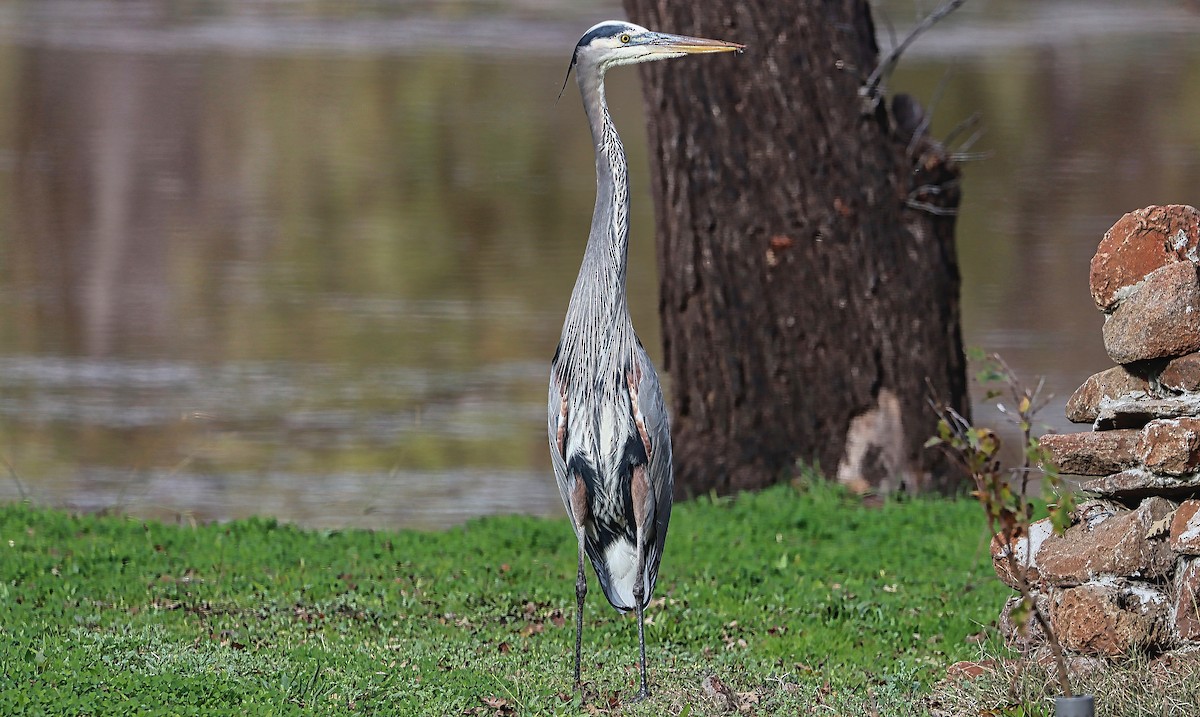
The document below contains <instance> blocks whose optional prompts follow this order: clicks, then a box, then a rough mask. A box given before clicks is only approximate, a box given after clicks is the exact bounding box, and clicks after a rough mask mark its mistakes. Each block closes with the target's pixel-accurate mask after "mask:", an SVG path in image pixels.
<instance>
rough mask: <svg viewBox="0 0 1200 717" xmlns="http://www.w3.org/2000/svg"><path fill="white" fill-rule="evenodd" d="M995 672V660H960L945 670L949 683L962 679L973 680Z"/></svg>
mask: <svg viewBox="0 0 1200 717" xmlns="http://www.w3.org/2000/svg"><path fill="white" fill-rule="evenodd" d="M995 671H996V661H995V660H983V661H982V662H974V661H971V660H961V661H959V662H956V663H954V664H953V665H950V666H949V667H947V668H946V679H947V680H948V681H950V682H954V681H956V680H964V679H966V680H973V679H975V678H976V677H979V676H980V675H985V674H988V673H992V672H995Z"/></svg>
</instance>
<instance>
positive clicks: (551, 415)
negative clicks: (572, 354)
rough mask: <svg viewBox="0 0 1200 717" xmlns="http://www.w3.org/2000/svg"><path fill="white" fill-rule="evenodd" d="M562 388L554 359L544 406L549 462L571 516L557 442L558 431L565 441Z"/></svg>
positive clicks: (563, 462)
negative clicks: (548, 391) (548, 443)
mask: <svg viewBox="0 0 1200 717" xmlns="http://www.w3.org/2000/svg"><path fill="white" fill-rule="evenodd" d="M557 358H558V355H557V352H556V354H555V359H557ZM563 388H564V386H563V384H562V383H561V380H560V378H559V369H558V365H557V361H555V362H554V363H552V364H551V366H550V393H549V396H548V401H547V404H548V405H547V406H546V421H547V425H546V430H547V434H548V437H549V439H550V463H551V464H552V465H553V466H554V480H555V482H557V483H558V495H559V497H560V498H562V502H563V507H564V508H566V509H567V515H568V516H571V499H570V495H569V493H568V489H569V488H570V486H569V485H568V483H567V460H566V457H565V456H564V451H563V449H562V448H561V447H560V446H559V442H558V441H559V435H560V432H561V435H562V437H563V440H564V442H565V440H566V431H567V427H566V424H565V423H563V421H565V420H566V417H565V415H564V414H563V410H562V401H563ZM564 445H565V443H564ZM570 522H571V528H572V529H576V528H577V526H576V525H575V520H574V519H572V520H571V521H570ZM577 532H578V531H577Z"/></svg>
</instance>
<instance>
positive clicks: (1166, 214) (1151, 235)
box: [1089, 204, 1200, 311]
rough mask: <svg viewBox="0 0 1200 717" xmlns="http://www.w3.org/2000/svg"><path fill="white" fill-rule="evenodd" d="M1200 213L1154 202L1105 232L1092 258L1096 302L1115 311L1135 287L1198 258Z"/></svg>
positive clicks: (1101, 308)
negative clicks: (1157, 272) (1165, 268)
mask: <svg viewBox="0 0 1200 717" xmlns="http://www.w3.org/2000/svg"><path fill="white" fill-rule="evenodd" d="M1197 245H1200V212H1198V211H1196V209H1195V208H1193V207H1189V206H1186V205H1179V204H1173V205H1168V206H1150V207H1146V208H1145V209H1139V210H1137V211H1134V212H1130V213H1128V214H1126V215H1125V216H1123V217H1121V218H1120V219H1118V220H1117V223H1116V224H1113V226H1112V228H1111V229H1109V230H1108V231H1107V232H1105V233H1104V238H1103V239H1102V240H1101V241H1100V246H1099V247H1097V248H1096V255H1095V256H1093V257H1092V267H1091V276H1090V282H1089V283H1090V285H1091V291H1092V300H1093V301H1094V302H1096V307H1097V308H1099V309H1100V310H1101V311H1109V310H1111V309H1112V308H1113V307H1114V306H1116V305H1117V303H1118V302H1119V301H1120V300H1121V297H1122V296H1123V295H1124V294H1125V293H1126V291H1127V290H1128V289H1129V287H1131V286H1133V285H1135V284H1137V283H1138V282H1139V281H1141V280H1142V278H1143V277H1144V276H1146V275H1147V274H1149V273H1150V272H1152V271H1154V270H1156V269H1159V268H1161V267H1163V266H1166V265H1167V264H1170V263H1174V262H1179V261H1187V260H1190V261H1196V260H1197V256H1196V254H1197V251H1196V247H1197Z"/></svg>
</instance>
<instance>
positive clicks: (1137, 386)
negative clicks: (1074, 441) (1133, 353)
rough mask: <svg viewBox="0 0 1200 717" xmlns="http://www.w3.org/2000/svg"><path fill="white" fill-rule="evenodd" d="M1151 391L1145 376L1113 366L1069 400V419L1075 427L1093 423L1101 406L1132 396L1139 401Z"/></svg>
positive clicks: (1096, 375) (1092, 377) (1087, 382)
mask: <svg viewBox="0 0 1200 717" xmlns="http://www.w3.org/2000/svg"><path fill="white" fill-rule="evenodd" d="M1149 391H1150V383H1149V382H1148V381H1147V380H1146V379H1145V377H1143V376H1139V375H1137V374H1136V373H1133V372H1132V371H1130V370H1129V368H1127V367H1125V366H1114V367H1112V368H1110V369H1108V370H1106V371H1101V372H1100V373H1097V374H1093V375H1091V376H1089V377H1088V379H1087V380H1086V381H1084V382H1083V385H1081V386H1080V387H1079V388H1077V389H1075V393H1073V394H1071V398H1070V399H1068V400H1067V419H1068V420H1070V421H1072V422H1074V423H1091V422H1092V421H1095V420H1096V416H1098V415H1099V414H1100V403H1101V401H1104V400H1106V399H1107V400H1110V401H1111V400H1113V399H1117V398H1121V397H1126V396H1132V397H1136V398H1140V397H1142V396H1145V395H1146V394H1147V393H1148V392H1149Z"/></svg>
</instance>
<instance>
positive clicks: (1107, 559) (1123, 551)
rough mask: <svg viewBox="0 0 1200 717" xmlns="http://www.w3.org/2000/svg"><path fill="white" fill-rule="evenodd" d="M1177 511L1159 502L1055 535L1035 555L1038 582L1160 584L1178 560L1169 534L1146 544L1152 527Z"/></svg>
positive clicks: (1151, 501)
mask: <svg viewBox="0 0 1200 717" xmlns="http://www.w3.org/2000/svg"><path fill="white" fill-rule="evenodd" d="M1173 510H1175V505H1174V504H1173V503H1172V502H1171V501H1169V500H1166V499H1164V498H1160V497H1157V496H1154V497H1150V498H1147V499H1146V500H1144V501H1142V504H1141V505H1140V506H1138V508H1137V509H1136V510H1128V511H1123V512H1118V513H1116V514H1114V515H1111V516H1110V517H1108V518H1105V519H1103V520H1098V521H1096V522H1094V523H1093V524H1092V525H1091V526H1090V527H1089V525H1088V524H1087V523H1079V524H1078V525H1073V526H1071V527H1070V528H1068V529H1067V531H1066V533H1064V534H1063V535H1061V536H1057V535H1051V536H1049V537H1047V538H1046V539H1045V540H1044V541H1042V543H1041V545H1040V547H1039V548H1038V550H1037V551H1035V552H1034V554H1033V563H1034V564H1035V565H1036V566H1037V569H1038V575H1039V577H1040V579H1041V580H1042V581H1044V582H1046V583H1049V584H1051V585H1078V584H1080V583H1082V582H1085V581H1087V580H1090V579H1092V578H1095V577H1098V576H1118V577H1143V578H1159V577H1162V576H1164V575H1166V574H1167V572H1169V571H1170V569H1171V566H1172V565H1173V563H1174V560H1175V556H1174V554H1173V553H1172V552H1171V549H1170V547H1169V546H1168V545H1167V541H1166V540H1165V538H1166V531H1165V530H1164V531H1162V534H1161V535H1160V536H1158V537H1155V538H1147V535H1149V534H1150V533H1151V529H1152V527H1156V526H1158V525H1161V524H1162V520H1163V518H1166V517H1167V516H1168V515H1170V514H1171V511H1173Z"/></svg>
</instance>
